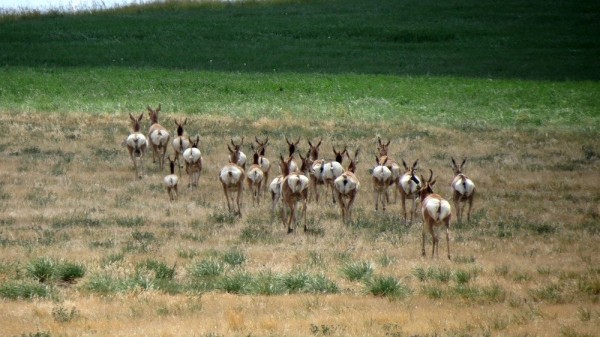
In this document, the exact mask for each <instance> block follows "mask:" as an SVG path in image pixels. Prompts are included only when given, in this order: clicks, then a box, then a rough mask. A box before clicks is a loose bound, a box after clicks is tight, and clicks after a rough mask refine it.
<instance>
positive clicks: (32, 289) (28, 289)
mask: <svg viewBox="0 0 600 337" xmlns="http://www.w3.org/2000/svg"><path fill="white" fill-rule="evenodd" d="M50 295H51V292H50V290H49V289H48V287H47V286H45V285H43V284H40V283H39V282H30V281H22V280H20V281H10V282H6V283H3V284H0V297H2V298H5V299H9V300H18V299H33V298H47V297H49V296H50Z"/></svg>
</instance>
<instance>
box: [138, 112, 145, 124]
mask: <svg viewBox="0 0 600 337" xmlns="http://www.w3.org/2000/svg"><path fill="white" fill-rule="evenodd" d="M142 117H144V113H143V112H142V113H141V114H140V117H138V122H139V121H141V120H142Z"/></svg>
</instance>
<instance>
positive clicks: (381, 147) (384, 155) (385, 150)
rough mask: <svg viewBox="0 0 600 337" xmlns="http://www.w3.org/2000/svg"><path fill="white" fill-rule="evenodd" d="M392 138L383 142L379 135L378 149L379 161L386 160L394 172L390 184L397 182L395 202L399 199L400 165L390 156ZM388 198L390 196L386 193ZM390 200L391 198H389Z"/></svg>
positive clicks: (388, 166)
mask: <svg viewBox="0 0 600 337" xmlns="http://www.w3.org/2000/svg"><path fill="white" fill-rule="evenodd" d="M391 141H392V140H391V139H390V140H388V141H387V143H385V144H384V143H383V142H382V141H381V137H379V136H377V151H378V152H379V161H385V162H386V164H385V165H386V166H387V168H389V169H390V172H392V179H391V181H390V185H392V184H395V185H396V186H395V187H396V188H394V203H395V202H396V201H397V199H398V178H400V165H398V163H397V162H396V161H395V160H394V159H392V157H390V156H389V147H390V143H391ZM386 198H388V196H387V194H386ZM388 201H389V198H388Z"/></svg>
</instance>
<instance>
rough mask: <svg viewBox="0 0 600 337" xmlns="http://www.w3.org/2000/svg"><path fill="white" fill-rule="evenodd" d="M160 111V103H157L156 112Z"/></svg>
mask: <svg viewBox="0 0 600 337" xmlns="http://www.w3.org/2000/svg"><path fill="white" fill-rule="evenodd" d="M159 111H160V104H158V108H156V112H157V113H158V112H159Z"/></svg>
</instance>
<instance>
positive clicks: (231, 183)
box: [219, 145, 245, 218]
mask: <svg viewBox="0 0 600 337" xmlns="http://www.w3.org/2000/svg"><path fill="white" fill-rule="evenodd" d="M227 149H228V150H229V158H230V163H229V164H227V165H225V166H224V167H223V168H222V169H221V172H219V181H221V184H222V185H223V192H224V193H225V199H227V208H228V209H229V212H233V213H234V214H237V215H238V216H239V217H240V218H241V217H242V209H241V206H242V196H243V193H244V184H243V182H244V177H245V172H244V169H243V168H241V167H240V166H239V165H238V164H237V163H238V162H239V155H240V150H239V147H237V148H236V147H235V146H234V148H231V147H229V145H227ZM233 193H236V199H235V204H234V206H233V207H232V204H233V203H234V202H233Z"/></svg>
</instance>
